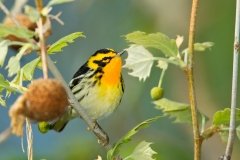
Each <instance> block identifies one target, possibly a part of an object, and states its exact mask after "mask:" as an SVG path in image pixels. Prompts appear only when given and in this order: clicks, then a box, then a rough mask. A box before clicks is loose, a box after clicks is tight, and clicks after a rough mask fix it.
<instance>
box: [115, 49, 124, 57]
mask: <svg viewBox="0 0 240 160" xmlns="http://www.w3.org/2000/svg"><path fill="white" fill-rule="evenodd" d="M124 52H125V50H123V51H121V52H118V53H117V55H116V56H115V57H118V56H121V55H122V54H123V53H124Z"/></svg>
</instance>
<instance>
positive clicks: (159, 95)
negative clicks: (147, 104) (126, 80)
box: [151, 87, 164, 100]
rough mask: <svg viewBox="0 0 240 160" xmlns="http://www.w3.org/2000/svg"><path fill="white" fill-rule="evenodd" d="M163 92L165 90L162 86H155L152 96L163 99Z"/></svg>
mask: <svg viewBox="0 0 240 160" xmlns="http://www.w3.org/2000/svg"><path fill="white" fill-rule="evenodd" d="M163 93H164V91H163V89H162V88H160V87H153V88H152V89H151V97H152V99H154V100H158V99H161V98H162V97H163Z"/></svg>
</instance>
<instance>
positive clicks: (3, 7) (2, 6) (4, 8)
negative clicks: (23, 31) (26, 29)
mask: <svg viewBox="0 0 240 160" xmlns="http://www.w3.org/2000/svg"><path fill="white" fill-rule="evenodd" d="M0 8H1V9H2V11H3V12H4V13H5V14H6V15H7V16H9V17H10V18H11V19H12V21H13V22H14V23H15V24H16V25H17V26H20V23H19V22H18V21H17V20H16V18H15V17H14V16H13V15H12V14H11V13H10V12H9V10H8V9H7V8H6V7H5V6H4V4H3V3H2V2H1V1H0Z"/></svg>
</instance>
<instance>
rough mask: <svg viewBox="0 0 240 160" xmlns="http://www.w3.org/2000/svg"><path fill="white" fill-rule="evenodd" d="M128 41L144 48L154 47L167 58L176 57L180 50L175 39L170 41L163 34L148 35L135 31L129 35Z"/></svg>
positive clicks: (127, 36)
mask: <svg viewBox="0 0 240 160" xmlns="http://www.w3.org/2000/svg"><path fill="white" fill-rule="evenodd" d="M125 37H126V40H127V41H129V42H133V43H135V44H137V45H142V46H144V47H153V48H156V49H159V50H161V51H162V52H163V53H164V54H165V55H166V56H169V57H176V56H177V54H178V48H177V45H176V41H175V40H174V39H169V38H168V37H167V36H166V35H164V34H162V33H152V34H146V33H145V32H140V31H135V32H133V33H130V34H127V35H126V36H125Z"/></svg>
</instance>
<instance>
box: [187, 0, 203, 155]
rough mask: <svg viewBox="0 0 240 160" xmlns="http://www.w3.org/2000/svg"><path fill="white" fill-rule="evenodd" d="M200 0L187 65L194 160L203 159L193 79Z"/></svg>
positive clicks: (194, 11) (192, 22) (193, 16)
mask: <svg viewBox="0 0 240 160" xmlns="http://www.w3.org/2000/svg"><path fill="white" fill-rule="evenodd" d="M197 6H198V0H193V3H192V11H191V18H190V28H189V42H188V63H187V66H186V67H185V73H186V76H187V81H188V90H189V97H190V105H191V114H192V125H193V136H194V160H200V159H201V145H202V137H201V136H200V134H199V126H198V116H197V102H196V93H195V88H194V79H193V55H194V36H195V26H196V16H197Z"/></svg>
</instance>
